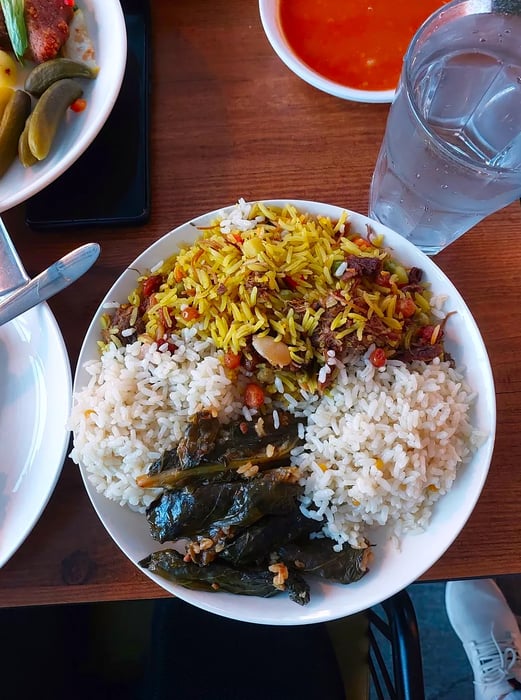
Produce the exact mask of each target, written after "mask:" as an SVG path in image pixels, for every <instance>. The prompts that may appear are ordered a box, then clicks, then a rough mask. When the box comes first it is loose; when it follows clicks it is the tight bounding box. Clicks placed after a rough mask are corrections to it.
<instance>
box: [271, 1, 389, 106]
mask: <svg viewBox="0 0 521 700" xmlns="http://www.w3.org/2000/svg"><path fill="white" fill-rule="evenodd" d="M278 6H279V1H278V0H259V11H260V18H261V22H262V27H263V29H264V32H265V34H266V37H267V38H268V41H269V42H270V44H271V46H272V48H273V50H274V51H275V53H276V54H277V56H278V57H279V58H280V59H281V61H282V62H283V63H285V64H286V66H287V67H288V68H289V69H290V70H292V71H293V73H295V75H298V76H299V78H302V80H305V81H306V83H309V84H310V85H313V87H316V88H318V89H319V90H322V91H323V92H327V93H329V94H330V95H334V96H335V97H341V98H342V99H344V100H352V101H353V102H392V101H393V99H394V94H395V92H396V91H395V90H358V89H355V88H351V87H347V86H345V85H341V84H340V83H336V82H334V81H332V80H329V79H328V78H325V77H324V76H323V75H321V74H320V73H317V72H316V71H314V70H312V69H311V68H310V67H309V66H308V65H306V64H305V63H304V62H303V61H302V60H301V59H300V58H299V57H298V56H297V55H296V54H295V52H294V51H293V49H292V48H291V46H289V44H288V42H287V40H286V38H285V36H284V33H283V31H282V28H281V26H280V21H279V16H278V14H279V11H278Z"/></svg>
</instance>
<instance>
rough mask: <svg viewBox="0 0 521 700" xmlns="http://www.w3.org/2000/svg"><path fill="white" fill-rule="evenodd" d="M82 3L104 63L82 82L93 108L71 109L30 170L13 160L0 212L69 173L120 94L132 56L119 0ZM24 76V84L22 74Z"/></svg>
mask: <svg viewBox="0 0 521 700" xmlns="http://www.w3.org/2000/svg"><path fill="white" fill-rule="evenodd" d="M77 5H78V7H79V8H81V9H82V10H83V13H84V16H85V18H86V20H87V22H88V27H89V34H90V37H91V39H92V41H93V44H94V48H95V51H96V62H97V64H98V66H99V67H100V71H99V74H98V76H97V77H96V79H95V80H92V81H91V80H81V79H80V80H79V82H81V84H82V87H83V88H84V95H83V96H84V98H85V99H86V101H87V107H86V109H85V110H84V111H83V112H81V113H79V114H75V113H73V112H72V111H71V110H67V114H66V118H65V122H64V123H63V124H62V125H61V128H60V129H59V132H58V134H57V136H56V139H55V142H54V143H53V146H52V149H51V152H50V154H49V155H48V157H47V158H46V159H45V160H43V161H41V162H39V163H36V164H35V165H33V166H32V167H30V168H24V167H23V166H22V165H21V164H20V163H19V162H18V159H16V161H15V162H13V164H12V165H11V166H10V168H9V170H8V171H7V172H6V173H5V175H4V176H3V177H2V178H0V213H1V212H3V211H6V210H7V209H10V208H11V207H14V206H16V205H18V204H21V203H22V202H25V201H26V200H27V199H29V197H32V196H33V195H34V194H36V193H37V192H39V191H40V190H42V189H43V188H44V187H46V186H47V185H49V184H50V183H51V182H53V181H54V180H56V179H57V178H58V177H59V176H60V175H61V174H62V173H63V172H65V170H67V168H69V167H70V166H71V165H72V164H73V163H74V162H75V161H76V160H77V159H78V158H79V157H80V155H81V154H82V153H83V152H84V151H85V150H86V149H87V147H88V146H89V145H90V144H91V143H92V141H93V140H94V138H95V137H96V136H97V134H98V132H99V131H100V129H101V128H102V126H103V125H104V124H105V121H106V120H107V118H108V116H109V114H110V112H111V111H112V107H113V106H114V103H115V101H116V99H117V97H118V94H119V91H120V88H121V84H122V81H123V76H124V74H125V65H126V58H127V34H126V28H125V18H124V16H123V12H122V9H121V5H120V3H119V0H77ZM20 79H21V82H22V83H23V77H22V76H21V78H20ZM20 87H23V85H20ZM92 186H95V182H93V183H92Z"/></svg>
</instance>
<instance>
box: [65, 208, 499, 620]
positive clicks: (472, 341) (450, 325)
mask: <svg viewBox="0 0 521 700" xmlns="http://www.w3.org/2000/svg"><path fill="white" fill-rule="evenodd" d="M286 201H287V200H271V202H270V203H272V204H275V205H279V206H282V205H283V204H285V203H286ZM292 203H293V204H294V205H295V206H296V207H298V208H299V209H301V210H304V211H307V212H309V213H311V214H317V213H322V214H325V215H328V216H330V217H331V218H332V219H337V218H338V217H339V215H340V213H341V211H342V210H341V209H340V208H338V207H333V206H330V205H327V204H320V203H316V202H307V201H294V202H292ZM222 211H223V210H219V211H215V212H211V213H210V214H206V215H204V216H202V217H199V218H197V219H195V220H194V222H193V223H195V224H197V225H203V226H204V225H207V224H208V223H209V222H210V221H212V220H215V218H216V216H217V214H218V213H219V212H222ZM350 220H351V224H352V228H353V229H354V230H355V231H358V232H360V233H361V234H363V235H365V234H366V225H367V224H370V225H371V226H372V227H373V229H374V230H375V231H376V232H377V233H380V232H381V233H383V234H384V236H385V242H386V245H387V247H390V248H392V249H393V250H394V254H395V256H396V258H397V259H398V260H400V261H402V262H403V263H404V264H405V265H407V266H416V267H420V268H422V269H423V270H424V273H425V276H424V279H425V280H427V281H429V282H430V283H431V286H432V289H433V291H434V292H435V293H443V294H447V295H448V296H449V301H448V302H447V309H450V310H451V311H457V313H456V314H454V315H452V316H451V317H450V318H449V320H448V322H447V325H446V345H447V349H448V350H449V352H450V353H451V354H452V356H453V357H454V359H455V360H456V363H457V366H458V367H460V368H461V367H466V368H467V371H466V375H467V378H468V381H469V383H470V385H471V386H472V387H473V388H475V389H477V390H478V391H479V396H478V399H477V403H476V406H475V410H474V411H473V422H474V424H475V426H476V427H478V428H480V429H481V430H483V431H484V432H486V433H487V435H488V437H487V439H486V440H485V442H484V443H483V445H482V446H481V447H480V448H479V450H478V451H477V452H476V453H475V455H474V457H473V459H472V461H471V463H470V464H469V465H468V466H466V467H465V468H463V469H461V472H460V474H459V475H458V477H457V479H456V482H455V484H454V486H453V488H452V490H451V491H450V492H449V494H448V495H446V496H444V497H443V498H441V499H440V501H439V502H438V504H437V505H436V507H435V511H434V514H433V518H432V521H431V524H430V526H429V528H428V530H427V531H426V532H424V533H422V534H420V535H408V536H406V537H405V538H404V539H403V542H402V548H401V550H400V551H398V550H397V549H395V548H394V547H393V546H392V545H391V544H390V543H389V542H385V541H384V539H383V537H382V534H380V535H378V536H376V537H372V538H371V539H372V541H373V542H375V543H376V544H377V545H378V546H377V547H376V550H375V551H376V552H377V555H376V556H375V561H374V564H373V565H372V567H371V571H370V572H369V573H368V574H367V575H366V576H365V577H364V578H363V579H362V580H361V581H358V582H356V583H353V584H350V585H348V586H342V585H340V584H327V583H321V582H316V581H313V582H312V587H311V601H310V603H309V604H308V605H306V606H299V605H297V604H296V603H294V602H291V601H290V600H289V599H288V598H287V597H286V596H284V595H281V596H275V597H273V598H270V599H261V598H254V597H247V596H239V595H231V594H228V593H206V592H198V591H190V590H188V589H185V588H182V587H181V586H177V585H175V584H172V583H169V582H167V581H166V580H164V579H162V578H160V577H159V576H156V575H155V574H152V573H150V572H148V571H146V570H143V569H141V567H139V568H140V570H142V571H143V573H144V574H145V575H147V576H149V577H150V578H151V579H152V580H153V581H155V582H156V583H157V584H158V585H160V586H162V587H163V588H164V589H165V590H166V591H169V592H170V593H172V594H175V595H176V596H178V597H179V598H182V599H183V600H185V601H188V602H189V603H192V604H193V605H196V606H197V607H199V608H202V609H204V610H207V611H210V612H214V613H217V614H219V615H223V616H224V617H229V618H233V619H237V620H243V621H247V622H257V623H263V624H273V625H295V624H307V623H314V622H321V621H325V620H330V619H335V618H339V617H343V616H345V615H350V614H353V613H356V612H359V611H360V610H364V609H367V608H369V607H371V606H372V605H375V604H377V603H379V602H381V601H382V600H384V599H386V598H388V597H389V596H391V595H393V594H394V593H395V592H397V591H399V590H401V589H403V588H405V587H406V586H407V585H409V584H410V583H411V582H413V581H414V580H416V579H417V578H418V577H419V576H421V575H422V574H423V573H424V572H425V571H427V569H429V568H430V567H431V566H432V565H433V564H434V563H435V562H436V561H437V559H439V558H440V557H441V556H442V554H443V553H444V552H445V551H446V549H447V548H448V547H449V546H450V544H451V543H452V542H453V540H454V539H455V538H456V537H457V535H458V534H459V532H460V531H461V529H462V528H463V526H464V525H465V523H466V521H467V519H468V517H469V516H470V514H471V513H472V510H473V509H474V506H475V504H476V502H477V500H478V498H479V495H480V493H481V490H482V488H483V485H484V483H485V479H486V476H487V473H488V469H489V465H490V460H491V456H492V450H493V446H494V438H495V426H496V408H495V390H494V383H493V378H492V371H491V368H490V363H489V359H488V356H487V351H486V348H485V345H484V343H483V340H482V338H481V335H480V332H479V330H478V328H477V325H476V323H475V321H474V319H473V317H472V315H471V313H470V311H469V309H468V307H467V305H466V304H465V302H464V301H463V299H462V297H461V295H460V294H459V293H458V291H457V290H456V288H455V287H454V285H453V284H452V283H451V282H450V280H449V279H448V278H447V277H446V275H445V274H444V273H443V272H442V271H441V270H440V269H439V268H438V267H437V266H436V264H435V263H434V262H433V261H432V260H431V259H430V258H428V257H427V256H426V255H424V254H423V253H422V252H421V251H420V250H419V249H417V248H416V247H415V246H413V245H412V244H411V243H410V242H409V241H407V240H406V239H405V238H402V237H401V236H399V235H398V234H396V233H393V232H392V231H390V230H389V229H387V228H386V227H384V226H382V225H381V224H379V223H377V222H374V221H372V220H370V219H368V218H367V217H365V216H363V215H361V214H357V213H354V212H350ZM197 236H198V231H197V230H196V228H195V227H194V226H193V225H191V224H190V223H186V224H184V225H182V226H180V227H179V228H177V229H175V230H174V231H171V232H170V233H168V234H166V236H163V238H161V239H159V240H158V241H156V243H154V244H153V245H152V246H150V248H148V249H147V250H146V251H145V252H144V253H142V254H141V255H140V256H139V257H138V258H137V259H136V260H135V261H134V262H133V263H132V265H130V267H129V269H128V270H126V271H125V272H124V273H123V275H122V276H121V277H120V278H119V279H118V280H117V282H116V283H115V284H114V285H113V287H112V288H111V289H110V291H109V292H108V294H107V295H106V297H105V299H104V301H103V302H102V304H101V306H100V308H99V310H98V312H97V313H96V315H95V317H94V319H93V321H92V323H91V325H90V327H89V330H88V332H87V336H86V338H85V341H84V343H83V346H82V349H81V352H80V357H79V361H78V370H77V373H76V377H75V380H74V386H73V391H74V392H76V391H79V390H80V389H82V388H83V387H84V386H85V385H86V383H87V381H88V375H87V373H86V372H85V370H84V368H83V365H84V363H85V362H87V361H88V360H92V359H95V358H96V357H97V347H96V341H97V340H98V339H99V331H100V322H99V317H100V314H101V313H102V312H103V304H104V303H106V302H109V301H114V300H116V301H119V302H123V301H124V300H126V298H127V295H128V293H129V292H130V291H131V290H132V289H134V288H135V286H136V282H137V275H138V273H137V270H146V269H147V268H151V267H153V266H154V265H155V264H156V263H157V262H158V261H160V260H163V259H165V258H166V257H168V256H169V255H171V254H173V253H174V252H176V249H177V246H178V245H179V243H181V242H187V243H190V242H193V241H194V240H195V239H196V238H197ZM80 468H81V467H80ZM81 471H82V476H83V479H84V482H85V486H86V488H87V491H88V493H89V496H90V498H91V500H92V503H93V505H94V508H95V509H96V511H97V513H98V515H99V517H100V519H101V521H102V522H103V524H104V525H105V527H106V528H107V530H108V532H109V533H110V535H111V536H112V538H113V539H114V541H115V542H116V543H117V545H118V546H119V547H120V548H121V550H122V551H123V552H124V553H125V554H126V555H127V556H128V557H129V558H130V559H131V561H133V562H134V563H135V564H137V562H138V561H139V560H141V559H142V558H144V557H145V556H146V555H148V554H150V553H151V552H152V551H155V550H156V549H159V546H158V544H157V543H156V542H155V541H154V540H152V538H151V536H150V534H149V528H148V524H147V522H146V519H145V517H144V516H142V515H138V514H136V513H133V512H131V511H130V510H127V509H125V508H122V507H121V506H119V505H118V504H117V503H115V502H113V501H109V500H107V499H106V498H105V497H104V496H102V495H100V494H99V493H97V492H96V490H95V488H94V487H93V486H92V484H91V483H90V482H89V481H88V478H87V477H86V474H85V472H84V470H83V469H81ZM310 583H311V579H310Z"/></svg>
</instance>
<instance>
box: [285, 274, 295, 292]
mask: <svg viewBox="0 0 521 700" xmlns="http://www.w3.org/2000/svg"><path fill="white" fill-rule="evenodd" d="M284 284H285V285H286V287H288V288H289V289H296V288H297V287H298V281H297V280H295V279H293V277H290V276H289V275H286V276H285V277H284Z"/></svg>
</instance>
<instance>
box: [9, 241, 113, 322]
mask: <svg viewBox="0 0 521 700" xmlns="http://www.w3.org/2000/svg"><path fill="white" fill-rule="evenodd" d="M4 231H5V230H4ZM100 250H101V249H100V246H99V244H98V243H87V244H85V245H83V246H81V247H79V248H76V249H75V250H73V251H71V252H70V253H67V254H66V255H64V256H63V258H60V259H59V260H57V261H56V262H55V263H53V264H52V265H51V266H50V267H48V268H47V269H46V270H44V271H43V272H41V273H40V274H39V275H37V276H36V277H34V278H33V279H32V280H27V276H26V275H25V271H24V270H23V267H22V266H21V263H20V259H19V258H18V255H17V253H16V251H15V250H14V248H11V250H10V255H11V256H12V263H13V264H14V267H13V268H12V271H13V275H12V278H13V279H14V280H17V281H19V280H20V279H22V280H23V279H24V277H25V280H26V281H24V282H22V284H21V286H17V288H16V289H15V290H14V291H13V292H11V293H10V294H8V296H6V297H4V298H3V299H2V300H1V301H0V326H2V325H3V324H4V323H7V322H8V321H11V320H12V319H13V318H16V316H19V315H20V314H23V313H24V312H25V311H28V310H29V309H31V308H32V307H33V306H36V305H37V304H39V303H40V302H42V301H46V300H47V299H49V298H50V297H52V296H53V295H54V294H57V293H58V292H61V291H62V290H63V289H65V288H66V287H68V286H69V285H70V284H72V283H73V282H75V281H76V280H77V279H79V278H80V277H81V276H82V275H83V274H84V273H85V272H87V270H88V269H89V268H90V267H92V265H93V264H94V263H95V261H96V260H97V258H98V256H99V254H100ZM6 269H7V268H5V267H4V268H3V277H4V279H7V278H8V276H9V275H8V274H7V272H6Z"/></svg>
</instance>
